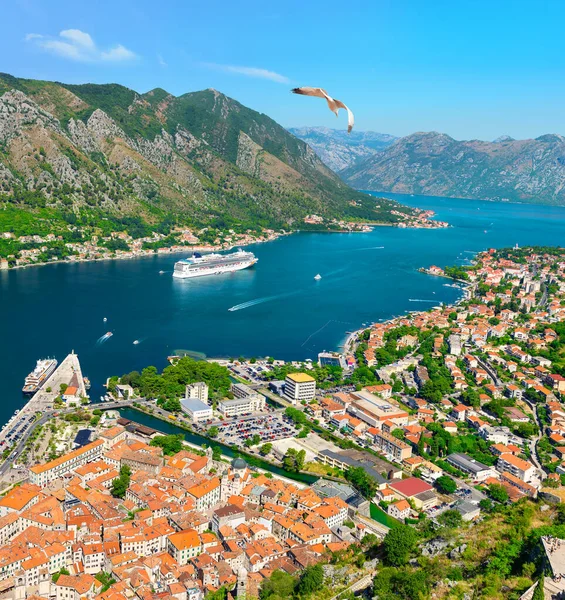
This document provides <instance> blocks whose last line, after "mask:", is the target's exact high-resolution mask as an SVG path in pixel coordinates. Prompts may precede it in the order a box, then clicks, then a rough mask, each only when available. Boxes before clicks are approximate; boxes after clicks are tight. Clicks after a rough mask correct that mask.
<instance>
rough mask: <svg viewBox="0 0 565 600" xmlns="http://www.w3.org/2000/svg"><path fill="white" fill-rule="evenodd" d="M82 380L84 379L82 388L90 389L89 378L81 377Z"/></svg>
mask: <svg viewBox="0 0 565 600" xmlns="http://www.w3.org/2000/svg"><path fill="white" fill-rule="evenodd" d="M82 380H83V381H84V388H85V389H87V390H89V389H90V379H88V377H83V378H82Z"/></svg>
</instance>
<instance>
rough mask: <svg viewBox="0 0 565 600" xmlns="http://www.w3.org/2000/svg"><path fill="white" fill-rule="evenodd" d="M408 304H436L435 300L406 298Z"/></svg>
mask: <svg viewBox="0 0 565 600" xmlns="http://www.w3.org/2000/svg"><path fill="white" fill-rule="evenodd" d="M408 302H431V303H432V304H435V303H436V302H437V300H424V299H422V298H408Z"/></svg>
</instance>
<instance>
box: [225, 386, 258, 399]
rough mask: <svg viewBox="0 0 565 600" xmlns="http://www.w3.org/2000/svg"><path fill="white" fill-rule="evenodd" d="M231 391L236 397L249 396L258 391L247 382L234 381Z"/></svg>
mask: <svg viewBox="0 0 565 600" xmlns="http://www.w3.org/2000/svg"><path fill="white" fill-rule="evenodd" d="M231 391H232V393H233V395H234V396H235V397H236V398H247V397H248V396H253V394H256V393H257V392H255V390H254V389H252V388H250V387H249V386H248V385H245V383H232V386H231Z"/></svg>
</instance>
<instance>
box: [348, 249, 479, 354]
mask: <svg viewBox="0 0 565 600" xmlns="http://www.w3.org/2000/svg"><path fill="white" fill-rule="evenodd" d="M479 252H480V251H477V252H476V253H475V254H474V256H473V259H472V260H474V258H475V257H476V256H477V254H479ZM417 270H418V271H419V272H420V273H424V274H425V275H428V276H430V277H443V278H445V279H451V280H452V281H456V282H457V283H459V284H461V287H460V289H461V291H462V294H461V297H460V298H458V299H457V300H456V301H455V302H453V303H451V304H444V308H455V307H457V306H459V304H460V303H461V302H463V301H465V300H468V299H469V288H470V287H471V286H472V284H471V283H470V282H468V281H464V280H463V279H454V278H453V277H449V276H448V275H435V274H433V273H429V272H428V271H427V270H426V268H425V267H420V268H419V269H417ZM441 304H443V303H441ZM431 310H433V309H431ZM426 312H428V311H426V310H409V311H407V312H406V313H405V314H403V315H398V316H395V317H391V318H390V319H384V320H382V321H374V322H373V323H371V324H369V325H367V326H366V327H361V328H360V329H356V330H355V331H352V332H351V333H349V334H347V337H346V338H345V339H344V341H343V342H342V343H341V344H338V346H337V351H338V352H339V351H342V352H343V353H346V352H347V351H349V352H350V353H352V352H354V348H353V346H354V345H355V342H356V341H358V338H359V335H360V334H361V333H362V332H363V331H365V330H367V329H371V327H373V326H374V325H376V324H377V323H380V324H386V323H392V322H394V321H395V320H397V319H405V318H406V317H407V316H408V315H417V314H424V313H426Z"/></svg>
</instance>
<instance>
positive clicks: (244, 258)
mask: <svg viewBox="0 0 565 600" xmlns="http://www.w3.org/2000/svg"><path fill="white" fill-rule="evenodd" d="M258 260H259V259H258V258H256V257H255V255H254V254H253V253H252V252H244V251H243V250H241V249H240V250H238V251H237V252H232V253H231V254H205V255H204V256H202V254H199V253H198V252H195V253H194V254H193V255H192V256H191V257H190V258H185V259H183V260H179V261H178V262H176V263H175V270H174V271H173V277H177V278H179V279H187V278H189V277H201V276H203V275H220V274H222V273H231V272H232V271H240V270H241V269H247V268H248V267H251V266H253V265H254V264H255V263H256V262H257V261H258Z"/></svg>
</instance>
